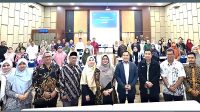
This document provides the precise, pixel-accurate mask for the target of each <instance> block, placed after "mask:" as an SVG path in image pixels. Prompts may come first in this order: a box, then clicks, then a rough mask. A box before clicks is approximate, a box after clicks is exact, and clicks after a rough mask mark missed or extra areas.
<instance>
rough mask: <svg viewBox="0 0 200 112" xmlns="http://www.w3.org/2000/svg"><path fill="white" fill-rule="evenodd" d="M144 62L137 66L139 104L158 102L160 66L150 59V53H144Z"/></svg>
mask: <svg viewBox="0 0 200 112" xmlns="http://www.w3.org/2000/svg"><path fill="white" fill-rule="evenodd" d="M144 57H145V58H144V60H142V61H141V62H140V63H139V65H138V76H139V81H140V98H141V102H148V101H149V102H159V94H160V83H159V80H160V65H159V63H158V62H157V61H155V60H153V59H152V51H151V50H150V49H147V50H146V51H145V52H144Z"/></svg>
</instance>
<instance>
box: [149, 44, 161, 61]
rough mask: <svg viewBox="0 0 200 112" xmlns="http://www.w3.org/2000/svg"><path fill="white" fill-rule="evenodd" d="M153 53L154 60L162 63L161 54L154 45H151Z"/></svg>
mask: <svg viewBox="0 0 200 112" xmlns="http://www.w3.org/2000/svg"><path fill="white" fill-rule="evenodd" d="M151 52H152V59H153V60H154V61H157V62H159V61H160V57H159V52H158V51H157V50H156V48H155V45H154V44H152V45H151Z"/></svg>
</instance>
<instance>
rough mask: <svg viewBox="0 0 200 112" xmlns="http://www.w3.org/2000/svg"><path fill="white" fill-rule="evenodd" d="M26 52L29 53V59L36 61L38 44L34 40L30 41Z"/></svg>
mask: <svg viewBox="0 0 200 112" xmlns="http://www.w3.org/2000/svg"><path fill="white" fill-rule="evenodd" d="M26 53H28V55H29V60H33V61H35V59H36V58H37V54H38V46H37V45H35V43H34V42H33V41H31V42H30V45H29V46H28V47H27V49H26Z"/></svg>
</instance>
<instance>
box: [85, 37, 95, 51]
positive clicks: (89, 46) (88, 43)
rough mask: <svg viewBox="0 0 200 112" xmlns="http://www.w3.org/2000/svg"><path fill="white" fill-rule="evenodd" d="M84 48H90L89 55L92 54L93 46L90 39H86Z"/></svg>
mask: <svg viewBox="0 0 200 112" xmlns="http://www.w3.org/2000/svg"><path fill="white" fill-rule="evenodd" d="M85 48H88V49H89V50H90V54H91V55H93V54H94V47H93V46H92V45H91V41H90V40H88V41H87V45H86V46H85Z"/></svg>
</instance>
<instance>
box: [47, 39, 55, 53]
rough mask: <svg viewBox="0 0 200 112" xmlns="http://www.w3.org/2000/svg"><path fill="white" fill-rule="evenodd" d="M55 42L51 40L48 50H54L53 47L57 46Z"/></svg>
mask: <svg viewBox="0 0 200 112" xmlns="http://www.w3.org/2000/svg"><path fill="white" fill-rule="evenodd" d="M55 45H56V44H55V42H54V40H52V41H51V44H50V45H49V48H48V51H53V49H54V48H55Z"/></svg>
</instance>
